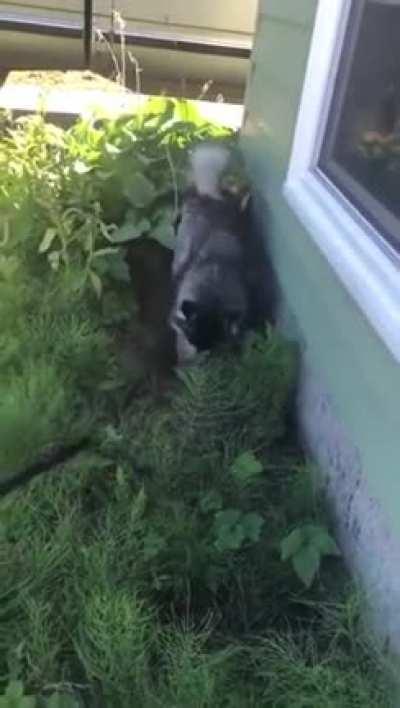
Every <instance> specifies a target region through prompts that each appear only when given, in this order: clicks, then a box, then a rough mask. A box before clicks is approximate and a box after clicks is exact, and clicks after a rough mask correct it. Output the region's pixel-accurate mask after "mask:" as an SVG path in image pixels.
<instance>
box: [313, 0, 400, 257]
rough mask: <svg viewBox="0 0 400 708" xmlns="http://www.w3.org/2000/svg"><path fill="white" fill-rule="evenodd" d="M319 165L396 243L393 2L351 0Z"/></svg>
mask: <svg viewBox="0 0 400 708" xmlns="http://www.w3.org/2000/svg"><path fill="white" fill-rule="evenodd" d="M319 167H320V168H321V169H322V171H323V172H324V173H325V174H327V175H328V176H329V178H330V179H331V180H332V181H333V182H334V184H336V185H337V186H338V187H339V188H340V189H341V191H342V192H344V194H345V195H346V196H347V197H348V198H349V199H350V200H351V202H352V203H353V204H355V205H356V206H357V208H358V209H359V210H360V211H361V212H362V213H363V214H364V215H365V216H366V217H367V218H368V220H369V221H370V222H372V223H373V224H374V225H375V226H377V227H378V228H379V230H380V232H381V233H383V235H384V236H385V237H386V238H387V239H388V240H389V241H391V243H392V245H395V246H396V248H397V249H400V1H398V0H380V1H379V0H375V1H372V0H371V1H369V0H353V11H352V13H351V15H350V22H349V27H348V32H347V36H346V39H345V43H344V47H343V51H342V58H341V65H340V67H339V72H338V76H337V80H336V88H335V92H334V97H333V101H332V104H331V107H330V116H329V119H328V124H327V130H326V135H325V139H324V144H323V146H322V151H321V155H320V161H319Z"/></svg>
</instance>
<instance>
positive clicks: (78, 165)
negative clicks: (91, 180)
mask: <svg viewBox="0 0 400 708" xmlns="http://www.w3.org/2000/svg"><path fill="white" fill-rule="evenodd" d="M73 167H74V171H75V172H76V173H77V174H78V175H85V174H86V173H87V172H90V171H91V169H92V167H91V166H90V165H88V164H87V163H86V162H83V160H75V162H74V165H73Z"/></svg>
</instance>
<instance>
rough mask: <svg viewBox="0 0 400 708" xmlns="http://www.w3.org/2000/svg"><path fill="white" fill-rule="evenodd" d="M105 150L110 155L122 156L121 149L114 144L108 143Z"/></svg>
mask: <svg viewBox="0 0 400 708" xmlns="http://www.w3.org/2000/svg"><path fill="white" fill-rule="evenodd" d="M105 148H106V152H108V154H109V155H120V154H121V152H122V150H121V148H119V147H117V146H116V145H113V144H112V143H106V145H105Z"/></svg>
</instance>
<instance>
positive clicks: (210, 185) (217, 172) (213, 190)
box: [191, 143, 230, 199]
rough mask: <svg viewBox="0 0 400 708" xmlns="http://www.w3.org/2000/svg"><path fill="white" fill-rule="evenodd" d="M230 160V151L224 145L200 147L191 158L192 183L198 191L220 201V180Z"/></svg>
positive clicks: (204, 145)
mask: <svg viewBox="0 0 400 708" xmlns="http://www.w3.org/2000/svg"><path fill="white" fill-rule="evenodd" d="M229 160H230V151H229V150H228V149H227V148H226V147H224V146H223V145H217V144H214V145H213V144H212V143H207V144H203V145H198V146H197V147H196V148H195V149H194V151H193V153H192V156H191V168H192V181H193V183H194V187H195V189H196V191H197V192H198V193H199V194H201V195H204V196H207V197H212V198H213V199H220V198H221V192H220V178H221V175H222V173H223V171H224V170H225V168H226V167H227V165H228V162H229Z"/></svg>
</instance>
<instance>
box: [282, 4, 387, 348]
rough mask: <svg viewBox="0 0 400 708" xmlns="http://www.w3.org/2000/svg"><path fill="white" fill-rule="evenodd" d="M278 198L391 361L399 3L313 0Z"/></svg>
mask: <svg viewBox="0 0 400 708" xmlns="http://www.w3.org/2000/svg"><path fill="white" fill-rule="evenodd" d="M284 194H285V196H286V198H287V200H288V202H289V204H290V206H291V207H292V209H293V211H294V212H295V213H296V214H297V216H298V217H299V219H300V220H301V221H302V223H303V225H304V227H305V228H306V230H307V231H308V233H309V235H310V238H312V239H313V240H314V242H315V243H316V245H317V246H318V248H319V249H320V250H321V251H322V253H323V255H324V256H325V257H326V259H327V260H328V262H329V263H330V265H331V267H332V268H333V270H334V271H335V272H336V275H337V277H338V279H339V280H341V282H342V283H343V285H344V286H345V287H346V288H347V290H348V291H349V293H350V294H351V296H352V297H353V299H354V300H355V302H356V303H357V305H358V306H359V308H360V309H361V310H362V312H363V313H364V315H365V316H366V318H367V319H368V320H369V322H370V324H371V325H372V326H373V327H374V329H375V330H376V332H377V333H378V335H379V336H380V337H381V339H382V340H383V342H384V344H385V345H386V347H387V348H388V349H389V350H390V352H391V354H392V355H394V357H395V358H396V359H397V360H398V361H400V0H319V2H318V6H317V14H316V20H315V25H314V31H313V36H312V41H311V47H310V52H309V58H308V64H307V70H306V75H305V80H304V86H303V92H302V97H301V101H300V106H299V112H298V116H297V123H296V129H295V135H294V141H293V146H292V154H291V158H290V162H289V169H288V174H287V179H286V182H285V185H284Z"/></svg>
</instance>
